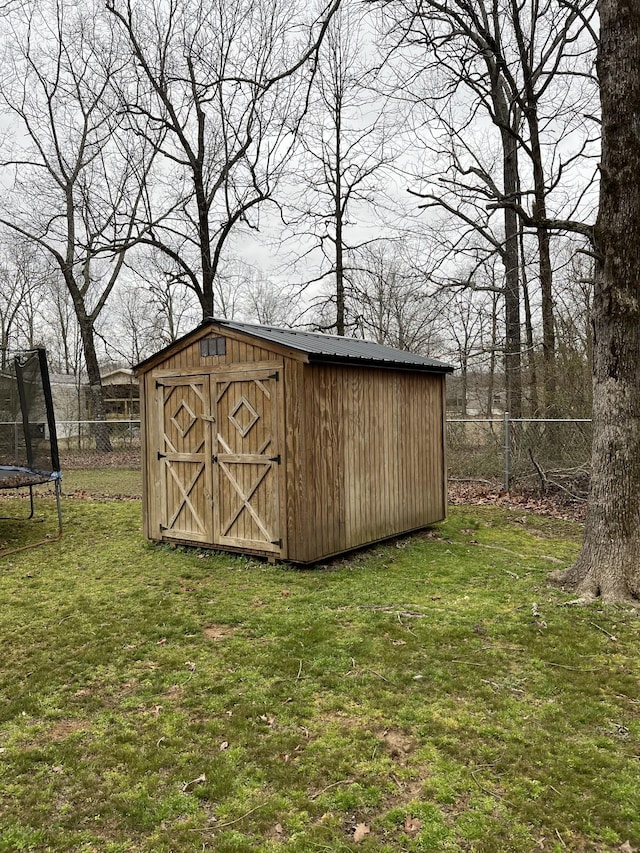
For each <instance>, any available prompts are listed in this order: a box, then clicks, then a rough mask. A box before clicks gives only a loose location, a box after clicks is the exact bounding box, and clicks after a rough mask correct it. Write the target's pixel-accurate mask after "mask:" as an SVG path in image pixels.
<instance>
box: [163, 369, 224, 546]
mask: <svg viewBox="0 0 640 853" xmlns="http://www.w3.org/2000/svg"><path fill="white" fill-rule="evenodd" d="M156 395H157V397H156V399H157V401H158V406H159V409H160V413H159V414H160V419H159V423H160V424H161V425H162V426H161V432H160V442H159V443H160V447H159V449H158V464H159V466H160V494H159V495H156V496H155V497H154V498H152V499H155V500H159V501H160V530H161V533H162V537H163V538H168V539H181V540H186V541H189V542H192V541H193V542H202V543H205V544H209V545H210V544H212V543H213V538H212V537H213V524H212V511H211V501H212V491H213V490H212V483H211V414H210V413H211V394H210V385H209V375H208V374H207V375H205V376H163V377H159V378H157V379H156Z"/></svg>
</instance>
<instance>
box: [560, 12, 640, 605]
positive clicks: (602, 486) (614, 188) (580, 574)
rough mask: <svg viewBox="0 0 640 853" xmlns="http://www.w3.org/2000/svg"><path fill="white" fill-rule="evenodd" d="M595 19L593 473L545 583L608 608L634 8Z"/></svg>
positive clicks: (617, 597)
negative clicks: (597, 179)
mask: <svg viewBox="0 0 640 853" xmlns="http://www.w3.org/2000/svg"><path fill="white" fill-rule="evenodd" d="M599 11H600V22H601V40H600V52H599V57H598V76H599V79H600V86H601V94H600V99H601V104H602V131H603V134H602V161H601V187H600V207H599V211H598V218H597V222H596V228H595V238H596V245H597V250H598V254H599V260H598V262H597V266H596V281H595V290H594V298H593V309H592V318H593V334H594V365H593V370H594V377H593V381H594V384H593V450H592V465H593V472H592V482H591V492H590V495H589V504H588V509H587V519H586V525H585V535H584V541H583V545H582V550H581V552H580V555H579V557H578V560H577V562H576V564H575V565H574V566H573V567H572V568H570V569H568V570H567V571H566V572H563V573H559V574H556V575H555V577H554V579H555V580H556V581H559V582H560V583H562V584H563V585H564V586H569V587H571V588H572V589H574V590H576V591H577V592H578V593H579V594H580V595H581V596H582V597H584V598H587V599H588V598H592V597H594V596H597V595H599V596H601V597H602V599H603V600H604V601H610V602H613V601H623V600H628V599H631V598H633V599H639V598H640V2H638V0H600V3H599Z"/></svg>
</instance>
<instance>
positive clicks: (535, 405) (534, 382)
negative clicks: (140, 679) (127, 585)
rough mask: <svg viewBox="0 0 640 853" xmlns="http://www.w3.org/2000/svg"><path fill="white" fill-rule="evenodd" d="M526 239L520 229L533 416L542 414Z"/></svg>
mask: <svg viewBox="0 0 640 853" xmlns="http://www.w3.org/2000/svg"><path fill="white" fill-rule="evenodd" d="M523 243H524V240H523V236H522V229H521V230H520V263H521V269H522V303H523V305H524V328H525V340H526V342H527V366H528V368H529V408H530V410H531V415H532V417H534V418H535V417H538V415H539V414H540V401H539V398H538V371H537V368H536V352H535V347H534V341H533V321H532V318H531V301H530V299H529V282H528V281H527V273H526V270H525V263H524V246H523Z"/></svg>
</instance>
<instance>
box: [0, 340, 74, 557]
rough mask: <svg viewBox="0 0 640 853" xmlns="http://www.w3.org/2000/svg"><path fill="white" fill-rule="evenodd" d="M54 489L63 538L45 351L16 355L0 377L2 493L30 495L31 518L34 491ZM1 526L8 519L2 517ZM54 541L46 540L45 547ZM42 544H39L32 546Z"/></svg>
mask: <svg viewBox="0 0 640 853" xmlns="http://www.w3.org/2000/svg"><path fill="white" fill-rule="evenodd" d="M47 483H49V484H52V485H53V488H54V492H55V497H56V508H57V514H58V534H57V536H56V537H55V538H56V539H59V538H60V536H61V535H62V511H61V507H60V495H61V491H62V489H61V483H62V474H61V472H60V457H59V455H58V440H57V436H56V424H55V418H54V413H53V400H52V397H51V384H50V381H49V368H48V366H47V355H46V352H45V350H44V349H34V350H29V351H27V352H22V353H18V354H17V355H15V356H13V358H12V359H10V360H9V362H8V364H7V367H6V368H4V369H3V370H2V371H0V489H20V488H28V489H29V500H30V513H29V515H28V516H27V517H26V518H21V519H20V518H11V519H10V520H13V521H29V520H30V519H32V518H34V515H35V505H34V491H33V489H34V486H39V485H43V484H47ZM0 518H3V519H4V520H7V519H9V517H8V516H0ZM47 541H52V540H51V539H45V540H43V542H47ZM40 544H43V543H41V542H37V543H34V545H40Z"/></svg>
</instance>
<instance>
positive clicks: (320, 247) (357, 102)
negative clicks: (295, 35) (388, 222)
mask: <svg viewBox="0 0 640 853" xmlns="http://www.w3.org/2000/svg"><path fill="white" fill-rule="evenodd" d="M368 14H369V13H368V11H367V10H366V8H364V7H362V6H358V5H357V4H356V3H354V2H348V0H343V4H342V6H341V8H340V10H339V12H338V13H337V14H336V15H335V16H334V18H333V20H332V22H331V24H330V26H329V28H328V30H327V36H326V38H325V42H324V44H323V46H322V48H321V51H320V54H319V58H318V68H317V72H316V77H315V83H314V87H313V90H312V96H311V101H310V107H309V111H308V113H307V116H306V119H305V121H304V124H303V127H302V133H301V149H302V151H301V154H300V157H299V160H298V163H297V168H296V170H295V171H296V175H295V180H296V184H297V188H298V194H297V195H298V197H297V200H296V201H295V202H294V205H293V206H294V213H293V215H292V218H291V220H290V222H289V223H288V225H289V231H290V232H291V235H292V236H291V240H293V241H294V242H295V246H296V249H297V250H298V252H299V254H300V257H298V264H300V263H301V262H302V263H304V264H306V265H307V267H308V268H310V270H313V272H312V273H310V274H309V275H307V276H306V279H305V282H304V289H309V290H310V291H311V292H315V293H316V299H315V302H316V309H319V308H320V303H322V302H323V301H325V300H328V301H329V302H330V305H331V307H329V305H326V306H325V307H324V310H322V311H320V313H321V314H322V316H323V319H322V321H320V322H322V324H323V325H322V328H323V329H324V330H326V331H328V330H330V329H333V330H335V331H336V332H337V333H338V334H339V335H344V334H345V332H347V331H348V330H349V329H351V331H353V330H354V329H355V325H354V323H355V317H354V312H356V313H357V309H356V308H353V306H352V305H351V304H350V296H352V295H353V290H352V288H353V287H354V274H355V269H356V268H357V267H358V265H359V252H360V250H361V249H362V248H363V247H364V246H366V245H367V244H368V243H369V242H370V241H371V240H373V239H377V238H378V237H380V236H381V234H382V233H383V230H384V226H383V219H382V217H381V213H383V211H384V208H385V202H386V201H388V200H387V199H386V196H387V193H386V187H385V181H384V176H385V174H386V176H387V178H388V176H389V171H388V169H387V167H388V166H389V165H390V164H391V163H392V161H393V159H394V157H395V154H396V149H397V144H396V142H395V141H394V140H393V136H394V134H393V131H392V129H393V127H394V117H393V115H392V114H391V111H390V109H389V104H388V103H387V102H386V101H385V99H384V98H383V97H381V96H380V95H378V94H376V93H374V92H373V91H372V89H371V85H370V83H371V79H370V70H371V57H370V56H369V54H370V53H371V50H372V43H371V38H370V33H368V30H370V24H369V23H368V20H367V16H368ZM301 244H302V246H303V247H304V250H303V251H302V252H300V251H299V247H300V245H301ZM319 285H323V286H322V287H318V286H319ZM324 285H327V286H324ZM352 309H353V310H352ZM318 316H319V315H318Z"/></svg>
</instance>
